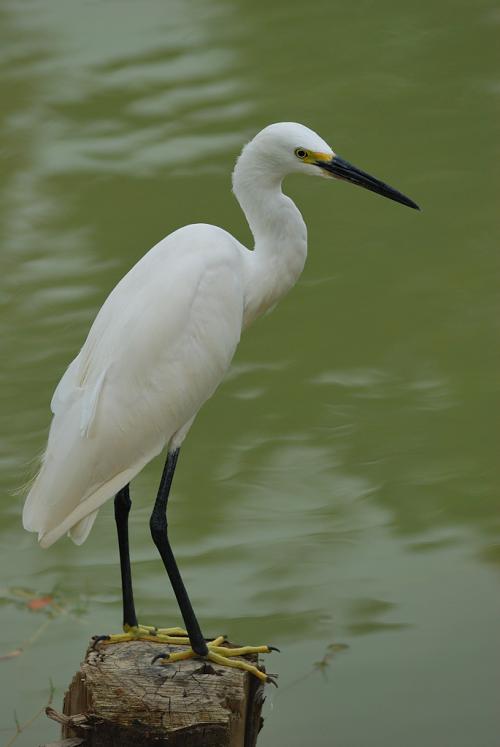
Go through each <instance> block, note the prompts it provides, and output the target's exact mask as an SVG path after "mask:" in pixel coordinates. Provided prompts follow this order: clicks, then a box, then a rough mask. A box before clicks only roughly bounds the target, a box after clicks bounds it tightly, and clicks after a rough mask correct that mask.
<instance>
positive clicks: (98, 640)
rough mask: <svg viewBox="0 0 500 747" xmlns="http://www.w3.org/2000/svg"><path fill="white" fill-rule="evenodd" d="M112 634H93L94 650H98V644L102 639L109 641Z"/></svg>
mask: <svg viewBox="0 0 500 747" xmlns="http://www.w3.org/2000/svg"><path fill="white" fill-rule="evenodd" d="M110 638H111V636H109V635H94V636H92V650H93V651H97V645H98V644H99V643H101V642H102V641H109V639H110Z"/></svg>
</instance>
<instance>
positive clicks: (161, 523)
mask: <svg viewBox="0 0 500 747" xmlns="http://www.w3.org/2000/svg"><path fill="white" fill-rule="evenodd" d="M178 457H179V449H175V450H174V451H169V452H168V455H167V461H166V463H165V468H164V470H163V475H162V478H161V482H160V487H159V490H158V495H157V498H156V502H155V505H154V508H153V513H152V514H151V519H150V528H151V535H152V537H153V541H154V543H155V545H156V547H157V548H158V552H159V553H160V555H161V558H162V560H163V564H164V566H165V570H166V571H167V573H168V577H169V579H170V583H171V584H172V588H173V590H174V594H175V596H176V599H177V602H178V604H179V608H180V611H181V615H182V618H183V620H184V625H185V626H186V629H187V633H188V636H189V642H190V644H191V646H190V648H189V649H188V650H187V651H181V652H177V653H172V654H170V653H164V654H158V655H157V656H155V657H154V660H153V661H156V660H158V659H162V663H164V664H169V663H173V662H175V661H180V660H182V659H189V658H192V657H194V656H200V657H202V658H204V659H208V660H209V661H212V662H214V663H215V664H220V665H222V666H226V667H236V668H238V669H244V670H246V671H247V672H251V673H252V674H253V675H255V676H256V677H258V678H259V679H261V680H263V681H264V682H272V683H273V684H276V683H275V682H274V680H273V679H272V678H271V677H269V676H268V675H266V674H265V673H264V672H262V671H261V670H260V669H258V668H257V667H256V666H254V665H253V664H250V663H249V662H248V661H245V660H244V659H235V658H232V657H240V656H245V655H247V654H261V653H262V654H264V653H266V654H267V653H270V652H271V651H272V650H277V649H273V647H272V646H242V647H239V648H228V647H226V646H223V645H222V644H223V643H224V636H219V637H218V638H215V639H214V640H212V641H208V642H207V641H206V640H205V638H204V637H203V634H202V632H201V629H200V626H199V623H198V620H197V619H196V615H195V614H194V611H193V607H192V605H191V601H190V599H189V597H188V594H187V591H186V587H185V586H184V582H183V580H182V577H181V574H180V572H179V568H178V567H177V563H176V560H175V557H174V554H173V552H172V548H171V546H170V541H169V538H168V524H167V503H168V496H169V493H170V487H171V485H172V480H173V477H174V472H175V467H176V465H177V459H178Z"/></svg>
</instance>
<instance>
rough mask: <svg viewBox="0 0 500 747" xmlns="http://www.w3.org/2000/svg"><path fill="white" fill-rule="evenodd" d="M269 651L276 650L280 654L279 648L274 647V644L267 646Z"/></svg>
mask: <svg viewBox="0 0 500 747" xmlns="http://www.w3.org/2000/svg"><path fill="white" fill-rule="evenodd" d="M268 649H269V651H277V652H278V654H281V651H280V649H279V648H276V646H268Z"/></svg>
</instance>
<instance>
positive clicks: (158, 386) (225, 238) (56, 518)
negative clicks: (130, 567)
mask: <svg viewBox="0 0 500 747" xmlns="http://www.w3.org/2000/svg"><path fill="white" fill-rule="evenodd" d="M303 153H305V154H306V156H307V157H306V156H304V155H303ZM334 160H335V154H334V153H333V151H332V150H331V148H330V147H329V146H328V145H327V144H326V143H325V142H324V141H323V140H322V139H321V138H320V137H319V136H318V135H316V134H315V133H314V132H312V131H311V130H309V129H308V128H306V127H303V126H302V125H298V124H293V123H281V124H275V125H271V126H269V127H267V128H266V129H264V130H262V132H260V133H259V134H258V135H257V136H256V137H255V138H254V139H253V140H252V141H251V142H250V143H249V144H248V145H247V146H246V147H245V148H244V149H243V152H242V154H241V156H240V158H239V159H238V162H237V165H236V167H235V171H234V174H233V188H234V192H235V195H236V197H237V199H238V201H239V202H240V205H241V207H242V209H243V210H244V212H245V215H246V217H247V220H248V222H249V225H250V228H251V230H252V233H253V236H254V239H255V248H254V251H249V250H248V249H246V248H245V247H244V246H242V245H241V244H240V243H239V242H238V241H237V240H236V239H235V238H233V237H232V236H231V235H230V234H228V233H227V232H226V231H224V230H222V229H220V228H217V227H215V226H210V225H204V224H199V225H190V226H186V227H184V228H181V229H179V230H178V231H175V232H174V233H172V234H170V235H169V236H167V237H166V238H165V239H163V240H162V241H160V242H159V243H158V244H157V245H156V246H155V247H153V249H151V250H150V251H149V252H148V253H147V254H146V255H145V256H144V257H142V259H140V260H139V262H138V263H137V264H136V265H135V266H134V267H133V268H132V269H131V270H130V272H128V273H127V275H125V277H124V278H123V279H122V280H121V281H120V282H119V283H118V285H117V286H116V287H115V288H114V289H113V291H112V292H111V293H110V295H109V296H108V298H107V299H106V301H105V303H104V305H103V306H102V308H101V310H100V311H99V313H98V315H97V317H96V319H95V321H94V323H93V325H92V328H91V330H90V332H89V335H88V337H87V339H86V341H85V343H84V345H83V347H82V349H81V351H80V353H79V354H78V356H77V357H76V358H75V360H74V361H73V362H72V363H71V364H70V365H69V367H68V369H67V370H66V372H65V374H64V375H63V377H62V379H61V381H60V382H59V384H58V386H57V388H56V390H55V392H54V396H53V399H52V405H51V407H52V411H53V414H54V416H53V420H52V424H51V428H50V433H49V439H48V444H47V448H46V451H45V454H44V457H43V461H42V466H41V469H40V472H39V474H38V476H37V478H36V480H35V482H34V484H33V486H32V488H31V490H30V492H29V495H28V496H27V499H26V503H25V506H24V512H23V524H24V527H25V528H26V529H28V530H29V531H33V532H38V537H39V541H40V544H41V545H42V546H43V547H48V546H49V545H51V544H52V543H53V542H55V541H56V540H57V539H59V538H60V537H61V536H62V535H63V534H65V533H67V532H68V533H69V534H70V536H71V537H72V539H73V540H74V541H75V542H76V543H78V544H80V543H82V542H83V541H84V540H85V539H86V537H87V536H88V533H89V532H90V529H91V527H92V524H93V522H94V520H95V517H96V515H97V511H98V509H99V507H100V506H101V505H102V504H103V503H104V502H105V501H106V500H108V499H109V498H111V497H112V496H113V495H114V494H115V493H117V491H118V490H120V489H121V488H122V487H123V486H124V485H126V484H127V483H128V482H129V481H130V480H132V478H133V477H135V475H137V473H138V472H140V470H141V469H142V468H143V467H144V466H145V465H146V464H147V463H148V462H149V461H150V460H151V459H152V458H153V457H154V456H156V455H157V454H158V453H159V452H160V451H161V450H162V449H163V448H165V446H169V448H170V449H172V448H174V447H177V446H180V444H181V442H182V440H183V438H184V437H185V435H186V433H187V432H188V430H189V427H190V425H191V424H192V422H193V420H194V418H195V416H196V413H197V412H198V410H199V409H200V407H201V406H202V404H203V403H204V402H205V401H206V400H207V399H208V398H209V397H210V396H211V395H212V394H213V393H214V391H215V389H216V388H217V386H218V385H219V383H220V382H221V380H222V379H223V377H224V374H225V373H226V371H227V369H228V367H229V365H230V363H231V359H232V357H233V355H234V352H235V350H236V346H237V345H238V342H239V339H240V335H241V332H242V330H243V329H244V327H245V326H247V325H248V324H249V323H250V322H252V321H253V320H254V319H255V318H256V317H257V316H259V315H260V314H262V313H263V312H264V311H266V310H267V309H268V308H270V307H271V306H272V305H273V304H275V303H276V302H277V301H278V300H279V298H281V296H283V295H284V293H286V292H287V291H288V290H289V289H290V288H291V287H292V286H293V284H294V283H295V282H296V280H297V278H298V277H299V275H300V273H301V271H302V268H303V266H304V262H305V259H306V252H307V235H306V227H305V225H304V222H303V220H302V217H301V215H300V212H299V211H298V209H297V208H296V206H295V205H294V203H293V202H292V201H291V200H290V199H289V198H288V197H286V196H285V195H283V193H282V191H281V181H282V179H283V177H284V176H285V175H286V174H288V173H290V172H293V171H298V172H303V173H309V174H318V175H331V173H333V174H334V175H335V173H334V171H333V167H332V164H333V163H334ZM342 163H343V164H345V163H346V162H342ZM328 165H330V168H328ZM330 172H331V173H330ZM359 173H363V172H359ZM342 178H345V177H344V176H342ZM365 186H366V185H365ZM384 186H386V185H384ZM368 188H370V189H371V188H372V187H370V186H369V187H368ZM377 191H380V190H377ZM396 194H399V193H396ZM387 196H390V195H387ZM393 199H396V198H394V197H393Z"/></svg>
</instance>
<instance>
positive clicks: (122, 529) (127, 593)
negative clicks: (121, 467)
mask: <svg viewBox="0 0 500 747" xmlns="http://www.w3.org/2000/svg"><path fill="white" fill-rule="evenodd" d="M131 505H132V501H131V500H130V494H129V486H128V485H125V487H124V488H122V490H120V492H119V493H117V494H116V496H115V521H116V529H117V531H118V547H119V548H120V569H121V574H122V598H123V624H124V625H129V626H130V627H135V626H136V625H137V616H136V614H135V605H134V593H133V591H132V571H131V569H130V553H129V546H128V515H129V511H130V506H131Z"/></svg>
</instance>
